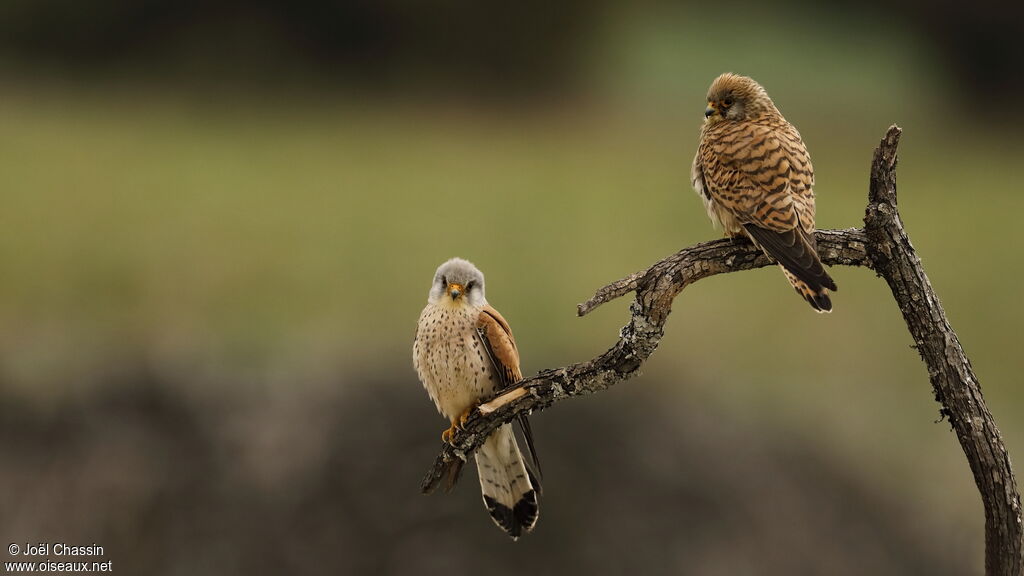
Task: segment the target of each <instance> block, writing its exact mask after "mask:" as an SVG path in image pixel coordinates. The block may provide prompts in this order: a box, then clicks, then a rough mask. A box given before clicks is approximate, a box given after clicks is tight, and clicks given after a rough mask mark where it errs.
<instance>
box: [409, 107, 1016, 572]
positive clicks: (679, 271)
mask: <svg viewBox="0 0 1024 576" xmlns="http://www.w3.org/2000/svg"><path fill="white" fill-rule="evenodd" d="M900 134H901V130H900V129H899V128H898V127H896V126H892V127H890V128H889V130H888V132H887V133H886V135H885V138H883V139H882V142H881V144H880V145H879V147H878V148H877V149H876V150H875V155H874V160H873V162H872V165H871V181H870V191H869V195H868V205H867V210H866V214H865V217H864V224H865V226H864V228H863V229H859V228H851V229H847V230H819V231H818V232H817V239H818V252H819V253H820V255H821V260H822V261H823V262H824V263H825V264H827V265H829V266H838V265H844V266H863V267H867V268H871V269H873V270H874V271H875V272H876V273H877V274H878V275H879V276H881V277H882V278H884V279H885V280H886V282H887V283H888V284H889V287H890V288H891V290H892V294H893V297H894V298H895V300H896V303H897V305H898V306H899V308H900V311H901V312H902V314H903V318H904V320H905V322H906V324H907V328H908V330H909V331H910V334H911V336H912V337H913V339H914V342H915V344H916V348H917V350H918V352H919V353H920V354H921V358H922V359H923V360H924V362H925V364H926V366H927V368H928V374H929V378H930V380H931V383H932V388H933V391H934V394H935V399H936V400H937V401H938V402H939V403H940V404H941V408H940V413H941V414H942V415H943V416H944V417H946V418H948V419H949V422H950V424H951V425H952V427H953V429H954V430H955V431H956V434H957V439H958V440H959V441H960V445H961V447H962V448H963V450H964V453H965V454H966V455H967V461H968V463H969V464H970V467H971V471H972V472H973V473H974V479H975V483H976V484H977V486H978V491H979V492H980V494H981V499H982V503H983V505H984V509H985V573H986V574H987V575H989V576H995V575H999V576H1022V557H1021V551H1022V524H1021V509H1020V495H1019V493H1018V491H1017V483H1016V480H1015V478H1014V475H1013V470H1012V469H1011V467H1010V458H1009V456H1008V454H1007V452H1006V448H1005V446H1004V445H1003V440H1002V437H1001V435H1000V433H999V429H998V428H997V427H996V424H995V420H994V419H993V418H992V414H991V413H990V412H989V410H988V407H987V405H986V404H985V399H984V397H983V396H982V393H981V388H980V386H979V384H978V380H977V378H976V377H975V375H974V370H973V369H972V368H971V363H970V361H969V360H968V359H967V356H966V355H965V354H964V351H963V349H962V348H961V347H960V342H959V340H958V339H957V336H956V333H955V332H954V331H953V329H952V328H951V327H950V325H949V321H948V320H947V319H946V314H945V312H944V311H943V309H942V305H941V304H940V303H939V299H938V296H936V294H935V291H934V290H933V289H932V286H931V283H930V282H929V281H928V277H927V275H926V274H925V272H924V268H923V267H922V265H921V260H920V259H919V258H918V256H917V253H916V252H915V251H914V247H913V246H912V245H911V244H910V239H909V238H908V236H907V234H906V231H905V230H904V228H903V223H902V221H901V220H900V216H899V212H898V211H897V207H896V148H897V145H898V144H899V138H900ZM771 264H772V262H771V261H770V260H769V259H768V258H767V257H766V256H764V254H763V253H762V252H761V251H760V250H759V249H757V248H756V247H754V246H753V245H752V244H751V243H750V242H748V241H746V240H729V239H723V240H715V241H711V242H702V243H700V244H696V245H694V246H690V247H689V248H685V249H683V250H680V251H679V252H677V253H675V254H673V255H671V256H669V257H668V258H665V259H664V260H662V261H660V262H657V263H655V264H654V265H653V266H651V267H650V268H648V269H646V270H643V271H641V272H637V273H635V274H631V275H629V276H627V277H625V278H623V279H621V280H618V281H616V282H613V283H611V284H609V285H608V286H605V287H603V288H601V289H599V290H598V291H597V292H596V294H595V295H594V297H593V298H591V299H590V300H588V301H586V302H584V303H583V304H580V305H579V307H578V314H579V315H580V316H583V315H585V314H587V313H588V312H590V311H591V310H593V309H594V308H597V307H598V306H600V305H601V304H604V303H605V302H609V301H611V300H614V299H616V298H619V297H621V296H624V295H626V294H628V293H630V292H634V293H635V294H636V298H635V300H634V301H633V304H632V305H631V306H630V320H629V323H628V324H627V325H626V326H625V327H624V328H623V329H622V331H621V332H620V334H619V340H618V342H616V343H615V345H614V346H612V347H611V349H609V350H608V351H607V352H605V353H603V354H601V355H599V356H597V357H596V358H594V359H592V360H590V361H587V362H581V363H578V364H572V365H570V366H566V367H563V368H558V369H554V370H544V371H542V372H540V373H539V374H537V375H536V376H533V377H530V378H527V379H525V380H522V381H521V382H519V383H518V384H516V386H515V387H514V388H513V389H511V390H508V391H505V392H503V393H501V394H499V395H498V396H497V397H496V398H494V399H492V400H491V401H490V402H487V403H486V404H484V405H482V406H481V407H480V409H479V410H477V411H474V413H473V415H472V416H471V417H470V419H469V421H468V422H467V423H466V427H465V429H464V430H463V431H462V432H459V433H458V434H456V435H455V436H454V437H453V438H452V441H451V443H450V444H444V445H443V446H442V449H441V453H440V455H438V457H437V459H436V460H435V462H434V465H433V467H432V468H431V469H430V471H429V472H428V473H427V476H426V477H425V478H424V479H423V486H422V488H423V491H424V492H425V493H428V492H431V491H432V490H433V489H434V488H436V487H437V485H438V484H439V482H440V480H441V479H442V478H443V477H444V474H445V471H446V470H447V469H448V468H449V466H450V465H451V464H452V463H454V462H455V460H456V459H458V460H465V459H466V458H467V457H468V456H469V455H470V454H472V453H473V452H474V451H475V450H476V449H477V448H478V447H479V446H480V445H481V444H482V443H483V441H484V439H485V438H486V437H487V436H488V435H490V433H491V432H493V431H494V430H495V429H496V428H498V426H501V425H502V424H505V423H507V422H511V421H512V420H513V419H514V418H515V417H516V416H517V415H518V414H521V413H524V412H526V413H529V412H533V411H537V410H543V409H545V408H547V407H548V406H550V405H552V404H554V403H555V402H557V401H559V400H563V399H565V398H569V397H572V396H580V395H583V394H590V393H593V392H597V391H600V390H604V389H605V388H608V387H609V386H613V385H615V384H617V383H619V382H621V381H623V380H625V379H627V378H629V377H631V376H633V375H635V374H636V373H637V371H638V370H639V368H640V365H641V364H643V362H644V361H645V360H647V358H648V357H650V355H651V354H652V353H653V352H654V350H655V349H656V348H657V347H658V343H659V342H660V341H661V337H662V336H663V335H664V327H665V322H666V320H667V319H668V315H669V313H670V312H671V310H672V302H673V300H674V299H675V297H676V296H677V295H678V294H679V293H680V292H681V291H682V290H683V289H684V288H686V286H688V285H689V284H692V283H694V282H696V281H698V280H700V279H702V278H707V277H709V276H714V275H717V274H726V273H730V272H739V271H742V270H751V269H754V268H761V267H764V266H768V265H771Z"/></svg>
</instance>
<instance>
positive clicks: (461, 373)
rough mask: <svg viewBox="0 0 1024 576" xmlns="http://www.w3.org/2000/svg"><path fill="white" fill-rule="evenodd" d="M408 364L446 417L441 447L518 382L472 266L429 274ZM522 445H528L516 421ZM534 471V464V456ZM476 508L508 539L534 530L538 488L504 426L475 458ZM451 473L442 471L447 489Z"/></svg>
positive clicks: (449, 266) (512, 357) (512, 356)
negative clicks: (486, 402) (480, 500)
mask: <svg viewBox="0 0 1024 576" xmlns="http://www.w3.org/2000/svg"><path fill="white" fill-rule="evenodd" d="M412 360H413V364H414V365H415V367H416V373H417V374H418V375H419V378H420V381H421V382H422V383H423V387H424V388H426V389H427V394H429V395H430V398H431V400H433V401H434V403H435V404H436V405H437V409H438V411H440V412H441V414H443V415H445V416H446V417H448V419H449V420H450V421H451V423H452V425H451V428H449V429H447V430H445V431H444V432H442V433H441V438H442V439H443V440H446V441H447V440H448V439H449V438H450V437H451V435H452V434H453V433H454V432H455V430H456V429H457V428H458V427H459V426H460V425H461V424H464V423H465V421H466V418H467V417H468V416H469V414H470V412H471V411H472V410H473V408H474V407H475V406H477V405H478V404H479V403H480V401H481V400H482V399H485V398H488V397H490V396H492V395H493V394H494V393H495V392H497V391H499V390H501V389H503V388H505V387H507V386H509V385H511V384H514V383H516V382H518V381H519V380H521V379H522V373H521V372H520V371H519V351H518V350H517V349H516V341H515V339H514V338H513V337H512V330H511V329H510V328H509V326H508V322H506V321H505V319H504V318H502V316H501V314H499V313H498V311H497V310H495V309H494V308H492V307H491V306H490V305H489V304H488V303H487V299H486V298H485V297H484V275H483V274H482V273H481V272H480V270H478V269H477V268H476V266H473V264H471V263H469V262H467V261H466V260H462V259H461V258H452V259H451V260H449V261H447V262H445V263H444V264H442V265H441V266H440V267H439V268H438V269H437V272H435V273H434V282H433V284H432V285H431V287H430V294H429V296H428V297H427V306H426V308H424V309H423V312H422V313H421V314H420V320H419V324H418V325H417V327H416V339H415V341H414V342H413V347H412ZM520 424H521V425H522V427H523V434H524V436H525V437H526V442H527V445H528V446H529V448H530V451H531V453H533V439H532V435H531V433H530V428H529V425H528V423H527V422H526V419H525V417H523V418H521V419H520ZM534 466H535V467H537V469H538V473H539V470H540V468H539V463H538V462H537V459H536V454H535V453H534ZM476 467H477V473H478V475H479V476H480V489H481V491H482V492H483V497H484V505H485V506H486V507H487V511H488V512H490V514H491V518H493V519H494V522H495V523H496V524H497V525H498V526H500V527H501V528H502V529H503V530H505V531H506V532H508V534H509V536H511V537H512V538H513V539H516V538H519V536H520V535H522V534H523V533H524V532H529V531H530V530H531V529H533V526H534V525H535V524H536V523H537V516H538V514H539V507H538V503H537V493H538V492H539V490H540V484H539V483H538V482H537V479H536V477H535V476H533V475H532V474H531V473H530V472H529V471H528V469H527V468H526V464H524V462H523V456H522V453H520V451H519V445H518V444H517V443H516V437H515V433H514V432H513V431H512V426H511V424H505V425H504V426H502V427H500V428H498V429H497V430H495V431H494V433H493V434H491V436H490V437H489V438H487V440H485V441H484V443H483V445H482V446H481V447H480V449H479V450H478V451H477V453H476ZM457 477H458V468H456V469H453V470H450V471H449V487H450V485H451V484H453V483H454V481H455V479H456V478H457Z"/></svg>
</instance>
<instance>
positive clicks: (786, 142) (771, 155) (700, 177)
mask: <svg viewBox="0 0 1024 576" xmlns="http://www.w3.org/2000/svg"><path fill="white" fill-rule="evenodd" d="M707 100H708V105H707V108H706V109H705V113H704V116H705V121H704V125H703V126H702V127H701V131H700V144H699V145H698V148H697V155H696V156H695V157H694V159H693V168H692V171H691V180H692V183H693V187H694V190H696V191H697V193H698V194H699V195H700V196H701V198H702V199H703V200H704V205H705V207H706V208H707V211H708V216H710V217H711V220H712V222H713V223H715V224H716V225H719V226H721V227H722V228H723V229H724V230H725V233H726V234H727V235H729V236H740V235H743V236H746V237H748V238H750V239H751V240H752V241H753V242H754V243H755V244H757V245H758V246H759V247H760V248H761V249H762V250H764V252H765V253H766V254H768V255H769V256H771V257H772V258H774V259H775V260H776V261H777V262H778V263H779V266H780V267H782V270H783V272H784V273H785V275H786V278H787V279H788V280H789V281H790V283H791V284H792V285H793V287H794V288H795V289H796V291H797V293H799V294H800V295H801V296H803V297H804V299H806V300H807V302H808V303H809V304H810V305H811V306H812V307H813V308H814V309H815V310H817V311H819V312H830V311H831V310H832V300H831V298H829V290H836V284H835V282H834V281H833V280H832V278H831V277H830V276H829V275H828V272H826V271H825V268H824V267H823V266H822V264H821V259H820V258H819V257H818V251H817V242H816V241H815V238H814V190H813V187H814V168H813V167H812V166H811V158H810V155H809V154H808V153H807V148H806V147H805V146H804V143H803V140H802V139H801V138H800V133H799V132H797V130H796V128H794V127H793V125H792V124H790V123H789V122H787V121H786V119H785V118H783V117H782V114H781V113H780V112H779V110H778V108H776V107H775V104H774V103H773V102H772V100H771V98H769V97H768V93H767V92H765V90H764V88H762V87H761V85H760V84H758V83H757V82H755V81H754V80H752V79H750V78H747V77H745V76H739V75H737V74H729V73H727V74H722V75H721V76H719V77H718V78H716V79H715V81H714V82H712V84H711V88H710V89H709V90H708V97H707Z"/></svg>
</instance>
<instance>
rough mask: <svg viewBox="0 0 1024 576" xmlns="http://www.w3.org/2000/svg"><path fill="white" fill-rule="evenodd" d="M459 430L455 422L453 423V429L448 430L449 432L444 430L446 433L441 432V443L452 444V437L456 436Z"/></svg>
mask: <svg viewBox="0 0 1024 576" xmlns="http://www.w3.org/2000/svg"><path fill="white" fill-rule="evenodd" d="M458 429H459V427H458V426H456V425H455V422H452V427H451V428H448V429H447V430H444V431H442V432H441V441H442V442H450V441H451V439H452V436H454V435H455V432H457V431H458Z"/></svg>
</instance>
